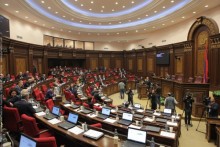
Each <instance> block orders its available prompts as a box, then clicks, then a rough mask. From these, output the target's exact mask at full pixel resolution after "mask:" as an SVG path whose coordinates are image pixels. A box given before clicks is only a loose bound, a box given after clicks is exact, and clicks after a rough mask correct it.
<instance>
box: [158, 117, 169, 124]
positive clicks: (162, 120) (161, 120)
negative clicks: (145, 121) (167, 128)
mask: <svg viewBox="0 0 220 147" xmlns="http://www.w3.org/2000/svg"><path fill="white" fill-rule="evenodd" d="M156 122H162V123H166V122H167V119H163V118H156Z"/></svg>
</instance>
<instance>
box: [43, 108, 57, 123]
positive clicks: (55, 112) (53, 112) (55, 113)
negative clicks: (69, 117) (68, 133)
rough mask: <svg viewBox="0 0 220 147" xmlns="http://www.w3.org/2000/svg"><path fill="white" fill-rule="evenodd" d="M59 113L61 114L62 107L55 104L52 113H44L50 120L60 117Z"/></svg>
mask: <svg viewBox="0 0 220 147" xmlns="http://www.w3.org/2000/svg"><path fill="white" fill-rule="evenodd" d="M59 114H60V108H59V107H56V106H53V109H52V113H49V114H46V115H44V118H45V119H48V120H51V119H53V118H56V117H58V116H59Z"/></svg>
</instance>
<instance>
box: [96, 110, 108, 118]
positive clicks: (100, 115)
mask: <svg viewBox="0 0 220 147" xmlns="http://www.w3.org/2000/svg"><path fill="white" fill-rule="evenodd" d="M110 113H111V109H109V108H106V107H103V108H102V114H99V115H98V116H97V117H98V118H101V119H106V118H108V117H109V115H110Z"/></svg>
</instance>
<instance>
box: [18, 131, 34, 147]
mask: <svg viewBox="0 0 220 147" xmlns="http://www.w3.org/2000/svg"><path fill="white" fill-rule="evenodd" d="M36 146H37V142H36V141H35V140H34V139H31V138H29V137H27V136H25V135H23V134H22V135H21V138H20V143H19V147H36Z"/></svg>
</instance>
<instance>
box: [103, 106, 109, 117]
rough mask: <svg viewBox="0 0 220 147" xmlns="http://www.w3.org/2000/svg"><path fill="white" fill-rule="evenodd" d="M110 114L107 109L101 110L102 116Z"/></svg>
mask: <svg viewBox="0 0 220 147" xmlns="http://www.w3.org/2000/svg"><path fill="white" fill-rule="evenodd" d="M110 113H111V110H110V109H108V108H104V107H103V108H102V114H104V115H110Z"/></svg>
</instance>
